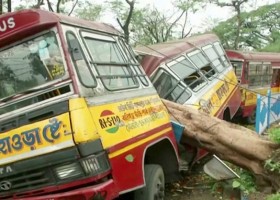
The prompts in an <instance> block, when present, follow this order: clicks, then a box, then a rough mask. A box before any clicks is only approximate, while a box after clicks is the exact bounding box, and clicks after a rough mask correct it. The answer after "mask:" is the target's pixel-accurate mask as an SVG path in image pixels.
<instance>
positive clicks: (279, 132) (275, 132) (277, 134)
mask: <svg viewBox="0 0 280 200" xmlns="http://www.w3.org/2000/svg"><path fill="white" fill-rule="evenodd" d="M268 134H269V138H270V139H271V140H272V141H273V142H276V143H278V144H280V129H279V128H273V129H271V130H269V132H268Z"/></svg>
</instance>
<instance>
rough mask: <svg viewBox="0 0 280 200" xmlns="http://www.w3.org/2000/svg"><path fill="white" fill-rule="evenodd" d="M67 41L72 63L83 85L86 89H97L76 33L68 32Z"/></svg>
mask: <svg viewBox="0 0 280 200" xmlns="http://www.w3.org/2000/svg"><path fill="white" fill-rule="evenodd" d="M67 41H68V45H69V47H70V49H69V51H70V53H71V57H72V61H73V63H74V66H75V68H76V70H77V74H78V77H79V79H80V81H81V83H82V84H83V85H84V86H86V87H95V86H96V81H95V79H94V76H93V74H92V72H91V70H90V69H89V66H88V65H87V62H86V60H85V57H84V54H83V51H82V48H81V46H80V44H79V41H78V39H77V38H76V36H75V35H74V33H72V32H67Z"/></svg>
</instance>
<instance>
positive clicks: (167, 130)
mask: <svg viewBox="0 0 280 200" xmlns="http://www.w3.org/2000/svg"><path fill="white" fill-rule="evenodd" d="M171 130H172V128H171V127H169V128H167V129H164V130H162V131H160V132H158V133H156V134H153V135H151V136H149V137H147V138H145V139H143V140H141V141H139V142H136V143H133V144H131V145H128V146H126V147H125V148H121V149H120V150H117V151H115V152H113V153H110V154H109V158H114V157H116V156H119V155H121V154H123V153H125V152H127V151H129V150H131V149H133V148H135V147H137V146H140V145H142V144H144V143H146V142H148V141H150V140H153V139H155V138H156V137H159V136H160V135H163V134H165V133H166V132H169V131H171Z"/></svg>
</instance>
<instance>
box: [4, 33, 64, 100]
mask: <svg viewBox="0 0 280 200" xmlns="http://www.w3.org/2000/svg"><path fill="white" fill-rule="evenodd" d="M64 75H65V67H64V64H63V62H62V55H61V52H60V49H59V47H58V42H57V38H56V36H55V33H54V32H52V31H49V32H47V33H45V34H42V35H40V36H38V37H36V38H32V39H29V40H26V41H24V42H23V43H20V44H17V45H14V46H12V47H10V48H8V49H4V50H2V51H0V99H1V98H5V97H8V96H12V95H15V94H18V93H21V92H24V91H26V90H28V89H31V88H34V87H37V86H40V85H43V84H45V83H48V82H50V81H53V80H55V79H59V78H61V77H62V76H64Z"/></svg>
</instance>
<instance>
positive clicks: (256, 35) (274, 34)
mask: <svg viewBox="0 0 280 200" xmlns="http://www.w3.org/2000/svg"><path fill="white" fill-rule="evenodd" d="M279 9H280V3H276V4H271V5H266V6H262V7H260V8H259V9H257V10H254V11H252V12H249V13H246V12H243V13H241V19H242V23H241V30H240V41H239V45H238V49H242V50H257V51H279V49H280V47H279V46H280V32H279V29H280V14H279ZM236 29H237V17H236V16H234V17H233V18H231V19H228V20H227V21H225V22H222V23H220V24H219V25H218V26H216V27H215V28H214V29H213V31H214V32H215V33H216V34H217V35H218V36H219V37H220V39H221V41H222V43H223V45H224V47H225V48H227V49H233V48H234V41H235V37H236Z"/></svg>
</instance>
